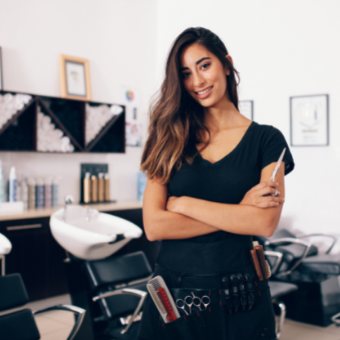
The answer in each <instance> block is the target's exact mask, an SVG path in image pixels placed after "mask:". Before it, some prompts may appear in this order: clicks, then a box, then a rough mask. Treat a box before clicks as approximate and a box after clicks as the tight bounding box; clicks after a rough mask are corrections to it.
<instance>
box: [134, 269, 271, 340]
mask: <svg viewBox="0 0 340 340" xmlns="http://www.w3.org/2000/svg"><path fill="white" fill-rule="evenodd" d="M237 272H239V273H241V274H244V273H245V272H248V273H249V272H251V273H252V274H255V273H254V269H253V267H252V266H251V265H249V266H244V267H240V268H238V270H237ZM232 273H235V271H233V272H232ZM232 273H228V272H226V273H219V274H209V275H204V274H201V275H195V276H193V275H191V274H187V273H183V272H175V271H172V270H169V269H166V268H164V267H161V266H159V265H156V270H155V273H154V276H157V275H160V276H162V277H163V279H164V280H165V282H166V284H167V285H168V287H169V289H170V290H171V289H172V288H196V289H207V290H212V291H218V290H221V289H222V285H221V277H222V276H223V275H230V274H232ZM255 295H256V299H255V304H254V306H253V307H252V309H251V310H250V311H248V310H247V311H243V312H239V313H235V314H229V312H228V310H227V309H226V308H225V307H224V308H221V309H220V311H219V312H220V313H223V314H222V316H223V318H222V319H223V324H222V325H220V326H221V327H225V329H224V330H223V332H221V334H223V336H222V335H221V338H220V340H257V339H258V340H260V339H261V340H274V339H276V334H275V316H274V311H273V305H272V302H271V296H270V290H269V286H268V282H267V281H258V280H256V289H255ZM216 308H217V307H216ZM216 308H215V309H214V310H213V312H216ZM206 313H208V312H206ZM202 314H203V313H202ZM200 316H202V315H200ZM213 320H215V318H214V319H213ZM174 322H175V323H178V324H179V325H180V323H181V321H179V322H177V320H176V321H174ZM193 322H194V323H195V322H197V321H193ZM182 323H183V324H184V322H182ZM164 326H165V327H166V328H168V329H170V330H171V328H175V327H177V326H176V324H173V325H172V324H171V323H168V324H165V325H164V324H163V325H162V320H161V318H160V315H159V313H158V310H157V309H156V307H155V306H154V303H153V301H152V299H151V298H150V297H149V296H148V297H147V299H146V301H145V305H144V309H143V319H142V322H141V326H140V332H139V339H140V340H158V339H160V340H161V339H162V340H164V338H165V336H164V335H165V331H164V328H165V327H164ZM180 327H182V326H179V329H180ZM207 327H209V325H207ZM174 331H175V330H174ZM177 331H178V330H177ZM202 331H204V332H208V333H207V334H209V329H208V330H207V329H202ZM212 333H214V332H213V331H212V332H211V334H212ZM183 338H186V339H187V340H189V339H188V338H187V336H184V337H183ZM194 338H195V337H193V339H194ZM168 339H172V338H171V336H170V337H168ZM207 339H209V338H207ZM211 339H212V340H219V339H218V338H216V336H215V337H214V336H212V337H211ZM176 340H180V339H176Z"/></svg>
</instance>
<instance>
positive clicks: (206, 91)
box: [195, 86, 213, 99]
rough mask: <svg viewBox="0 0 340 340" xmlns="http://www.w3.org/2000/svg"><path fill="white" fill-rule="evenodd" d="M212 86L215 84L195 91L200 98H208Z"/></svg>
mask: <svg viewBox="0 0 340 340" xmlns="http://www.w3.org/2000/svg"><path fill="white" fill-rule="evenodd" d="M212 88H213V86H210V87H207V88H205V89H203V90H202V91H198V92H195V94H196V96H197V97H198V98H200V99H204V98H207V97H208V96H209V95H210V93H211V90H212Z"/></svg>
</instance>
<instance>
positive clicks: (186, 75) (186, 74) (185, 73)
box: [182, 72, 190, 79]
mask: <svg viewBox="0 0 340 340" xmlns="http://www.w3.org/2000/svg"><path fill="white" fill-rule="evenodd" d="M189 75H190V73H189V72H183V73H182V79H185V78H187V77H188V76H189Z"/></svg>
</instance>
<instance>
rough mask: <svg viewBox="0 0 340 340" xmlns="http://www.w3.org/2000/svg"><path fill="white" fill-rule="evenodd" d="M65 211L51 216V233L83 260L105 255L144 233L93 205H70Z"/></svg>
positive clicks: (64, 246) (59, 211)
mask: <svg viewBox="0 0 340 340" xmlns="http://www.w3.org/2000/svg"><path fill="white" fill-rule="evenodd" d="M64 211H65V209H60V210H58V211H56V212H55V213H54V214H53V215H52V216H51V219H50V228H51V232H52V235H53V237H54V238H55V240H56V241H57V242H58V243H59V244H60V245H61V246H62V247H63V248H64V249H65V250H66V251H68V252H69V253H71V254H72V255H74V256H76V257H78V258H80V259H83V260H99V259H103V258H105V257H108V256H110V255H112V254H114V253H115V252H116V251H118V250H119V249H120V248H122V247H123V246H124V245H125V244H127V243H128V242H129V241H130V240H131V239H133V238H139V237H140V236H141V235H142V233H143V232H142V230H141V228H139V227H138V226H136V225H135V224H133V223H131V222H129V221H126V220H124V219H122V218H120V217H116V216H112V215H109V214H105V213H100V212H98V210H95V209H86V208H84V207H81V206H79V205H69V206H67V208H66V214H65V216H64ZM64 217H65V218H64Z"/></svg>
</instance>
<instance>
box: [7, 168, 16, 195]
mask: <svg viewBox="0 0 340 340" xmlns="http://www.w3.org/2000/svg"><path fill="white" fill-rule="evenodd" d="M17 186H18V181H17V176H16V173H15V166H12V167H11V170H10V172H9V178H8V202H16V201H17Z"/></svg>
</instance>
